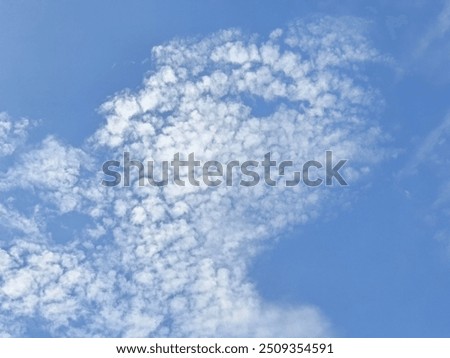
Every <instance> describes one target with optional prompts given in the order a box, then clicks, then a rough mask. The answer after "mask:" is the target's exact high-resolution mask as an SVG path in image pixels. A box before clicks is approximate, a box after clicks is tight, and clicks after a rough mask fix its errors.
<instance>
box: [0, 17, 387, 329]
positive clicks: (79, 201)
mask: <svg viewBox="0 0 450 358" xmlns="http://www.w3.org/2000/svg"><path fill="white" fill-rule="evenodd" d="M347 22H348V19H346V20H345V21H342V20H333V19H330V18H326V19H323V20H320V21H317V22H312V23H304V22H297V23H295V24H292V25H291V26H290V27H288V28H287V29H286V30H284V31H282V30H279V29H278V30H276V31H274V32H273V33H272V35H271V36H270V37H269V39H268V40H267V41H264V40H258V39H257V38H256V37H247V36H244V35H243V34H241V33H240V32H239V31H236V30H227V31H222V32H219V33H217V34H214V35H212V36H209V37H207V38H205V39H202V40H176V41H172V42H169V43H167V44H165V45H161V46H157V47H155V48H154V49H153V56H154V61H155V68H154V71H153V72H152V73H150V74H149V75H148V76H147V77H146V78H145V80H144V83H143V86H142V88H141V89H140V90H138V91H136V92H131V91H125V92H121V93H119V94H117V95H116V96H114V97H113V98H112V99H111V100H109V101H108V102H107V103H105V104H104V105H103V106H102V110H103V113H104V115H105V116H106V122H105V124H104V125H102V126H101V127H100V128H99V129H98V131H97V132H96V133H95V134H94V135H93V137H92V138H90V139H89V140H88V141H87V142H88V144H87V150H86V151H87V152H89V153H90V154H93V155H100V154H97V153H103V154H102V158H97V160H98V161H99V162H101V160H108V159H117V158H120V157H121V155H122V153H123V151H124V150H128V151H130V152H131V153H132V156H133V157H134V158H133V159H139V160H142V161H144V160H151V159H153V160H155V161H161V160H170V159H171V158H172V156H173V154H174V153H176V152H181V153H190V152H195V154H196V156H197V157H198V159H199V160H203V161H205V160H219V161H221V162H227V161H229V160H230V159H238V160H247V159H258V160H260V159H262V158H263V155H264V154H265V153H266V152H268V151H271V152H273V153H274V156H276V157H277V158H279V159H285V160H294V161H295V163H296V164H299V163H301V162H304V161H305V160H309V159H322V158H323V155H324V153H325V150H328V149H332V150H333V151H334V153H335V155H336V157H339V158H345V159H348V160H349V163H350V164H349V170H350V167H351V172H352V173H353V177H354V178H357V177H358V176H360V175H363V174H364V173H365V172H367V167H368V166H370V165H371V164H373V163H374V162H376V161H377V160H379V159H380V151H379V150H378V143H379V140H380V137H381V133H380V130H379V128H378V127H377V125H376V123H373V122H372V121H371V120H370V113H371V109H372V107H373V105H374V104H377V103H378V98H377V96H376V94H375V92H374V91H373V90H371V89H370V87H369V86H368V84H367V83H364V79H363V76H359V73H360V69H359V67H360V66H359V65H363V64H364V63H366V62H367V61H379V60H380V56H379V55H378V54H377V52H376V51H375V50H374V49H373V48H372V47H371V46H370V44H369V42H368V41H367V40H366V39H365V37H364V36H362V35H361V33H362V28H361V27H362V26H363V24H362V23H361V22H359V21H356V20H354V21H351V25H350V26H349V25H346V24H345V23H347ZM261 102H263V103H264V106H265V107H267V108H266V109H265V111H264V112H265V113H264V114H261V113H260V112H259V110H260V108H259V105H258V103H261ZM105 152H106V155H107V156H108V157H103V155H105V154H104V153H105ZM85 155H86V154H85V153H84V152H82V151H81V150H79V149H76V148H71V147H70V146H67V145H63V144H61V143H60V142H58V141H57V140H56V139H54V138H52V137H50V138H48V139H46V140H45V141H44V142H43V143H42V145H41V146H40V147H39V148H38V149H36V150H33V151H31V152H30V153H28V154H26V155H24V156H23V157H22V162H23V163H27V167H28V168H25V167H24V166H23V165H22V166H20V165H16V166H14V167H12V168H11V169H10V170H8V172H7V174H6V176H5V177H4V178H3V181H2V184H1V185H2V188H3V190H5V191H7V190H10V189H12V188H15V187H17V186H19V187H21V188H25V189H31V190H35V191H36V192H37V194H38V195H39V196H41V197H43V198H44V199H45V200H50V201H51V202H52V203H55V204H56V207H57V208H58V209H59V210H60V212H61V213H64V212H67V211H70V210H79V211H82V212H84V213H87V214H89V215H90V216H91V217H92V218H93V219H94V220H95V225H94V226H93V227H87V228H86V230H85V232H86V233H87V235H86V237H81V238H73V240H71V241H69V244H68V245H67V246H61V245H55V244H54V243H53V242H52V241H51V240H47V239H45V240H43V241H42V242H41V243H37V244H34V246H33V245H31V244H27V242H28V241H29V240H30V239H29V238H26V239H22V240H19V239H15V240H13V241H12V242H11V243H9V244H8V245H6V246H5V248H4V251H3V256H0V257H2V258H4V261H3V265H4V266H5V267H4V269H3V270H2V276H1V278H0V290H1V292H2V296H1V298H0V307H1V310H2V311H3V312H5V314H8V315H12V316H14V317H17V321H19V322H20V320H21V319H22V320H24V321H23V322H25V323H23V325H24V326H25V327H26V320H25V319H26V317H30V316H33V317H34V316H38V317H41V318H42V319H43V320H44V321H43V322H44V323H43V327H42V329H47V330H49V331H50V332H51V333H52V334H53V335H72V336H78V335H81V336H166V335H172V336H321V335H329V334H330V332H331V331H330V326H329V323H328V322H327V320H326V318H324V317H323V315H322V314H321V313H320V311H319V310H318V309H317V308H315V307H312V306H307V305H302V304H297V305H296V306H291V307H282V306H275V305H273V304H271V303H269V302H265V301H264V300H262V299H261V298H260V297H259V295H258V293H257V291H256V289H255V287H254V286H253V285H252V284H251V283H250V282H249V278H248V273H247V265H248V263H249V262H250V260H251V258H252V257H253V256H254V255H255V254H256V253H257V252H258V249H259V247H260V245H261V244H262V243H263V242H264V240H273V239H274V238H276V236H277V235H278V234H279V233H280V232H281V230H283V229H286V228H287V227H288V226H290V225H293V224H298V223H303V222H306V221H308V220H310V219H311V218H314V217H316V216H317V215H318V214H319V213H320V212H322V209H323V206H324V205H327V206H329V205H330V200H332V198H333V196H332V191H331V190H327V189H325V188H321V189H317V190H310V189H308V188H305V187H303V186H297V187H295V188H285V187H283V186H278V187H266V186H264V185H259V186H256V187H253V188H248V187H239V186H233V187H218V188H214V189H212V188H206V187H205V186H200V187H177V186H174V185H169V186H167V187H163V188H161V189H156V188H153V187H150V186H147V187H138V186H137V185H136V183H133V185H131V186H130V187H129V188H105V187H101V186H100V185H99V180H98V178H97V176H96V175H91V176H86V175H81V173H82V167H83V165H82V163H83V162H84V161H85V160H86V159H85V158H86V156H85ZM30 166H31V169H32V173H31V174H30V173H29V172H28V171H29V170H30ZM14 178H16V179H14ZM17 178H20V179H18V180H17ZM26 234H27V235H29V236H32V234H31V233H26ZM25 237H26V235H25ZM6 333H8V332H6ZM11 334H14V333H11Z"/></svg>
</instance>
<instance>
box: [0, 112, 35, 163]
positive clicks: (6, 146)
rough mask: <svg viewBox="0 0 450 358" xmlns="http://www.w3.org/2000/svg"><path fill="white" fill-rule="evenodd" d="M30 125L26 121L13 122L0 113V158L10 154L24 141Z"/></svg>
mask: <svg viewBox="0 0 450 358" xmlns="http://www.w3.org/2000/svg"><path fill="white" fill-rule="evenodd" d="M30 125H31V123H30V121H29V120H28V119H20V120H13V119H12V118H11V117H10V116H8V115H7V114H6V113H4V112H0V157H4V156H6V155H10V154H12V153H13V152H14V151H15V150H16V148H17V147H18V146H19V145H20V144H21V143H22V142H23V141H24V140H25V138H26V136H27V131H28V128H29V127H30Z"/></svg>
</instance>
